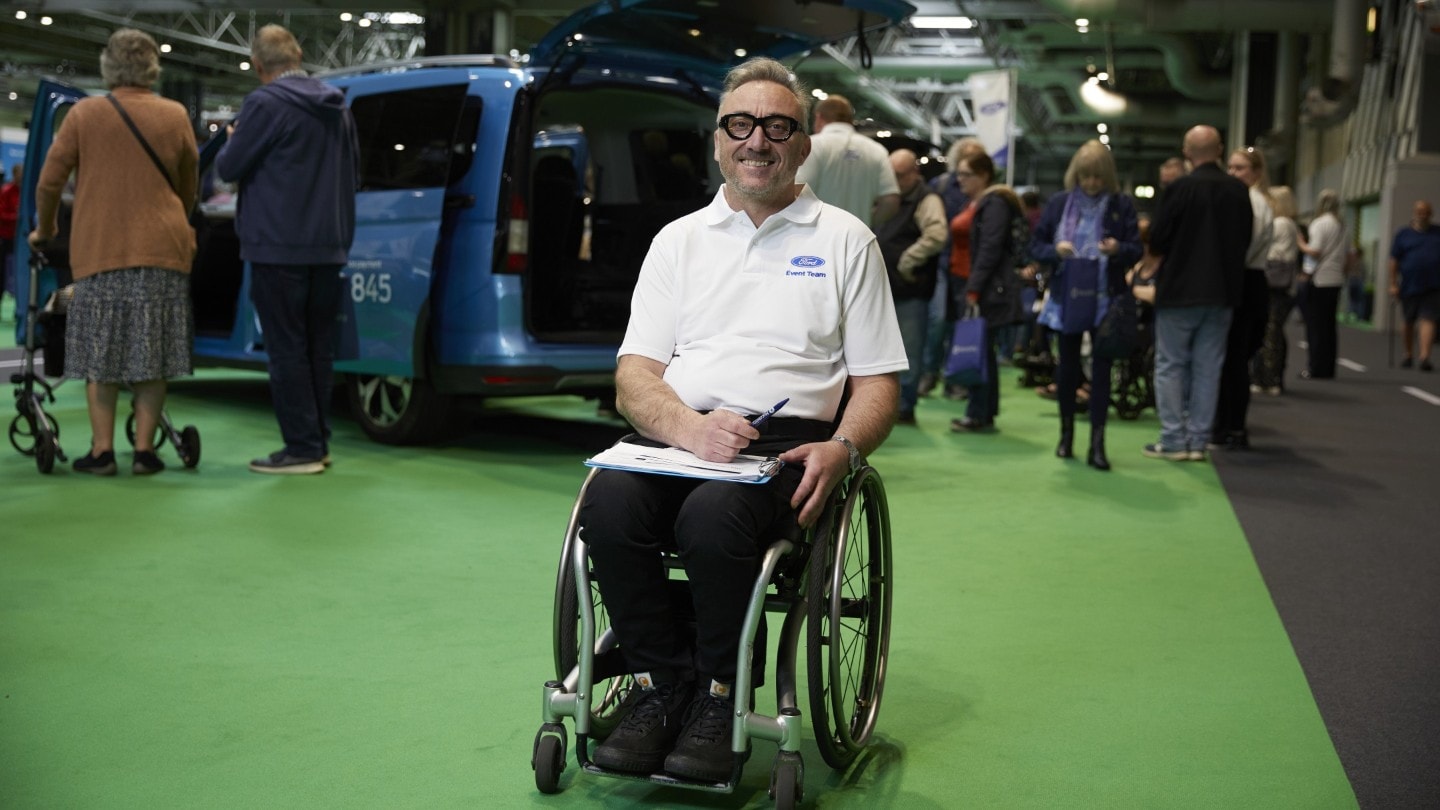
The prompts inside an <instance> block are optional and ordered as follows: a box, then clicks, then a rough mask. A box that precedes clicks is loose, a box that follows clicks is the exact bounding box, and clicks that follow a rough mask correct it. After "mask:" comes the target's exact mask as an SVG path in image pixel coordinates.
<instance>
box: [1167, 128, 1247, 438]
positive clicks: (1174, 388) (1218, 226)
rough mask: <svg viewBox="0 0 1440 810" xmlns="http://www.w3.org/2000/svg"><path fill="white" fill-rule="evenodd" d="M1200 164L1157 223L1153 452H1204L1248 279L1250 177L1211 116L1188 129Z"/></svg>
mask: <svg viewBox="0 0 1440 810" xmlns="http://www.w3.org/2000/svg"><path fill="white" fill-rule="evenodd" d="M1184 151H1185V157H1186V159H1188V160H1189V161H1190V162H1191V164H1193V165H1194V166H1195V169H1194V171H1192V172H1191V173H1190V174H1188V175H1186V176H1185V177H1181V178H1180V179H1178V180H1176V181H1175V182H1174V183H1173V184H1171V185H1170V187H1169V188H1168V189H1167V190H1166V192H1165V201H1164V204H1163V205H1162V206H1161V208H1160V212H1159V214H1158V215H1157V216H1156V218H1155V223H1154V225H1153V226H1152V227H1151V229H1150V250H1151V252H1152V253H1154V254H1155V255H1157V256H1160V257H1162V258H1161V263H1160V270H1159V272H1158V274H1157V276H1156V280H1155V410H1156V411H1157V412H1158V413H1159V416H1160V440H1159V441H1158V442H1156V443H1154V444H1147V445H1145V451H1144V452H1145V455H1147V456H1149V457H1151V458H1165V459H1170V460H1172V461H1184V460H1190V461H1203V460H1204V459H1205V444H1206V442H1208V441H1209V440H1210V428H1211V424H1212V423H1213V422H1214V419H1215V402H1216V397H1217V396H1218V394H1219V389H1220V368H1221V366H1222V365H1223V364H1224V362H1225V341H1226V335H1227V334H1228V333H1229V329H1230V320H1231V318H1232V317H1233V315H1234V308H1235V307H1236V306H1238V305H1239V304H1240V298H1241V294H1242V291H1243V287H1244V280H1245V251H1246V250H1247V249H1248V248H1249V247H1250V230H1251V229H1250V226H1251V218H1252V216H1253V215H1252V212H1251V209H1250V196H1249V192H1248V191H1247V190H1246V188H1245V184H1244V183H1242V182H1240V181H1239V180H1236V179H1235V178H1233V177H1231V176H1229V175H1227V174H1226V173H1225V170H1224V169H1222V168H1221V167H1220V164H1219V161H1220V158H1221V157H1222V156H1223V155H1224V145H1223V144H1222V143H1221V141H1220V133H1219V132H1218V131H1217V130H1216V129H1215V128H1214V127H1209V126H1197V127H1193V128H1192V129H1191V130H1190V131H1189V132H1187V133H1185V147H1184Z"/></svg>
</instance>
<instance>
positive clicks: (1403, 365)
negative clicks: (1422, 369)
mask: <svg viewBox="0 0 1440 810" xmlns="http://www.w3.org/2000/svg"><path fill="white" fill-rule="evenodd" d="M1414 365H1415V361H1414V360H1412V359H1411V358H1409V357H1407V358H1405V359H1404V360H1401V361H1400V368H1412V367H1413V366H1414Z"/></svg>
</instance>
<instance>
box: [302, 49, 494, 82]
mask: <svg viewBox="0 0 1440 810" xmlns="http://www.w3.org/2000/svg"><path fill="white" fill-rule="evenodd" d="M426 67H506V68H513V67H518V65H517V64H516V62H515V60H513V59H511V58H510V57H508V56H499V55H497V54H452V55H447V56H421V57H416V58H414V59H399V60H395V61H391V62H366V63H365V64H363V65H354V66H352V67H344V68H333V69H331V70H322V71H318V72H316V73H315V74H313V75H314V76H316V77H317V78H334V77H337V76H362V75H365V74H367V73H385V72H387V71H392V70H411V69H414V68H426Z"/></svg>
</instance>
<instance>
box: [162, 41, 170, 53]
mask: <svg viewBox="0 0 1440 810" xmlns="http://www.w3.org/2000/svg"><path fill="white" fill-rule="evenodd" d="M160 52H161V53H169V52H170V43H168V42H166V43H165V44H163V45H161V46H160Z"/></svg>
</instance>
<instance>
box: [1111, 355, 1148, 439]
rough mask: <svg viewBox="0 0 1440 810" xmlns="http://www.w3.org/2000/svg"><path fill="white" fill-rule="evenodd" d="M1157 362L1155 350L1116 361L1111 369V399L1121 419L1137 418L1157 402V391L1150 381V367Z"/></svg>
mask: <svg viewBox="0 0 1440 810" xmlns="http://www.w3.org/2000/svg"><path fill="white" fill-rule="evenodd" d="M1154 362H1155V350H1154V349H1153V348H1149V347H1147V348H1146V349H1145V350H1143V351H1141V352H1138V353H1137V354H1135V355H1133V356H1131V357H1128V358H1126V359H1125V360H1122V361H1119V362H1117V363H1115V365H1114V366H1113V367H1112V368H1111V371H1110V390H1111V392H1112V393H1111V395H1110V401H1111V403H1112V404H1113V405H1114V406H1115V414H1116V415H1117V416H1119V417H1120V418H1121V419H1125V420H1127V421H1128V420H1135V419H1139V418H1140V414H1141V413H1142V412H1144V410H1145V409H1146V408H1148V407H1150V406H1152V405H1154V404H1155V392H1154V391H1153V390H1152V387H1151V381H1150V369H1151V367H1152V366H1153V364H1154Z"/></svg>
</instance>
